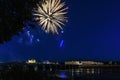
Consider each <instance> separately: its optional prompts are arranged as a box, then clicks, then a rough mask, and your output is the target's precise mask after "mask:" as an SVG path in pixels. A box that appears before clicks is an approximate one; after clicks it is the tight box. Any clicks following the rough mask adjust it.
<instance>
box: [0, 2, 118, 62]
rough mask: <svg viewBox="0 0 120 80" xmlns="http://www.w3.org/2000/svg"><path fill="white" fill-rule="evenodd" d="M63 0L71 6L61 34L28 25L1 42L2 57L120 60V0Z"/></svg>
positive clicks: (1, 59)
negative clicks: (18, 34)
mask: <svg viewBox="0 0 120 80" xmlns="http://www.w3.org/2000/svg"><path fill="white" fill-rule="evenodd" d="M63 1H65V2H66V5H67V6H68V7H69V10H68V15H67V16H68V23H66V25H65V26H64V29H63V31H62V32H61V33H60V34H59V35H55V34H54V35H53V34H46V33H45V32H44V31H42V30H41V29H40V28H34V29H26V30H24V32H23V33H20V36H14V37H13V38H12V40H11V41H10V42H8V43H5V44H1V45H0V61H16V60H17V61H23V60H27V59H37V60H53V61H64V60H72V59H73V60H100V61H111V60H113V61H120V1H119V0H63ZM26 24H29V22H28V23H26ZM29 34H30V35H31V36H29ZM31 37H32V39H31Z"/></svg>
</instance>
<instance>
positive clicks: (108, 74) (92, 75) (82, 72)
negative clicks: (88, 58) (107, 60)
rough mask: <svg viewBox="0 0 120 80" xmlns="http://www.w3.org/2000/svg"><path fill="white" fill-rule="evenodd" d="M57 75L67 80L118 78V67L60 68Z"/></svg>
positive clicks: (119, 70)
mask: <svg viewBox="0 0 120 80" xmlns="http://www.w3.org/2000/svg"><path fill="white" fill-rule="evenodd" d="M56 74H57V75H58V76H57V77H59V78H61V80H62V79H68V80H87V79H90V80H120V69H118V70H116V69H107V68H104V69H103V68H80V69H76V70H61V71H58V72H56Z"/></svg>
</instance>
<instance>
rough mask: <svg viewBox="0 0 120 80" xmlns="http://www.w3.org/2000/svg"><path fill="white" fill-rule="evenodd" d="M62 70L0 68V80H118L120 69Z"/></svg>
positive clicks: (14, 66) (39, 67) (32, 66)
mask: <svg viewBox="0 0 120 80" xmlns="http://www.w3.org/2000/svg"><path fill="white" fill-rule="evenodd" d="M69 67H71V68H68V69H67V68H63V67H57V68H56V66H54V67H53V66H52V65H36V64H34V65H26V64H17V65H16V64H15V65H13V64H9V65H8V64H7V65H1V66H0V80H120V67H118V66H117V67H90V66H88V67H79V68H74V66H69Z"/></svg>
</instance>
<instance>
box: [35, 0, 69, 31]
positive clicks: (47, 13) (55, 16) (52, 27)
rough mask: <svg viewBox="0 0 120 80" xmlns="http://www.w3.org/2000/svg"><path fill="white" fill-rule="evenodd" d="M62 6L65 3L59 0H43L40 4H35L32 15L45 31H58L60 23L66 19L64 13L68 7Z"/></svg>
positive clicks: (62, 23)
mask: <svg viewBox="0 0 120 80" xmlns="http://www.w3.org/2000/svg"><path fill="white" fill-rule="evenodd" d="M64 6H65V3H64V2H63V3H61V0H45V2H44V3H42V5H39V4H38V5H37V7H38V8H37V10H34V11H35V13H34V14H33V15H34V16H36V17H35V20H37V21H38V22H39V24H40V25H41V26H42V28H43V29H44V30H45V31H47V32H52V33H58V28H60V29H62V25H64V22H65V21H67V17H65V14H66V13H67V12H66V10H67V9H68V7H64Z"/></svg>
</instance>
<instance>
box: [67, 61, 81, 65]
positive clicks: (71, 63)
mask: <svg viewBox="0 0 120 80" xmlns="http://www.w3.org/2000/svg"><path fill="white" fill-rule="evenodd" d="M65 65H81V63H80V62H79V61H66V62H65Z"/></svg>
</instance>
